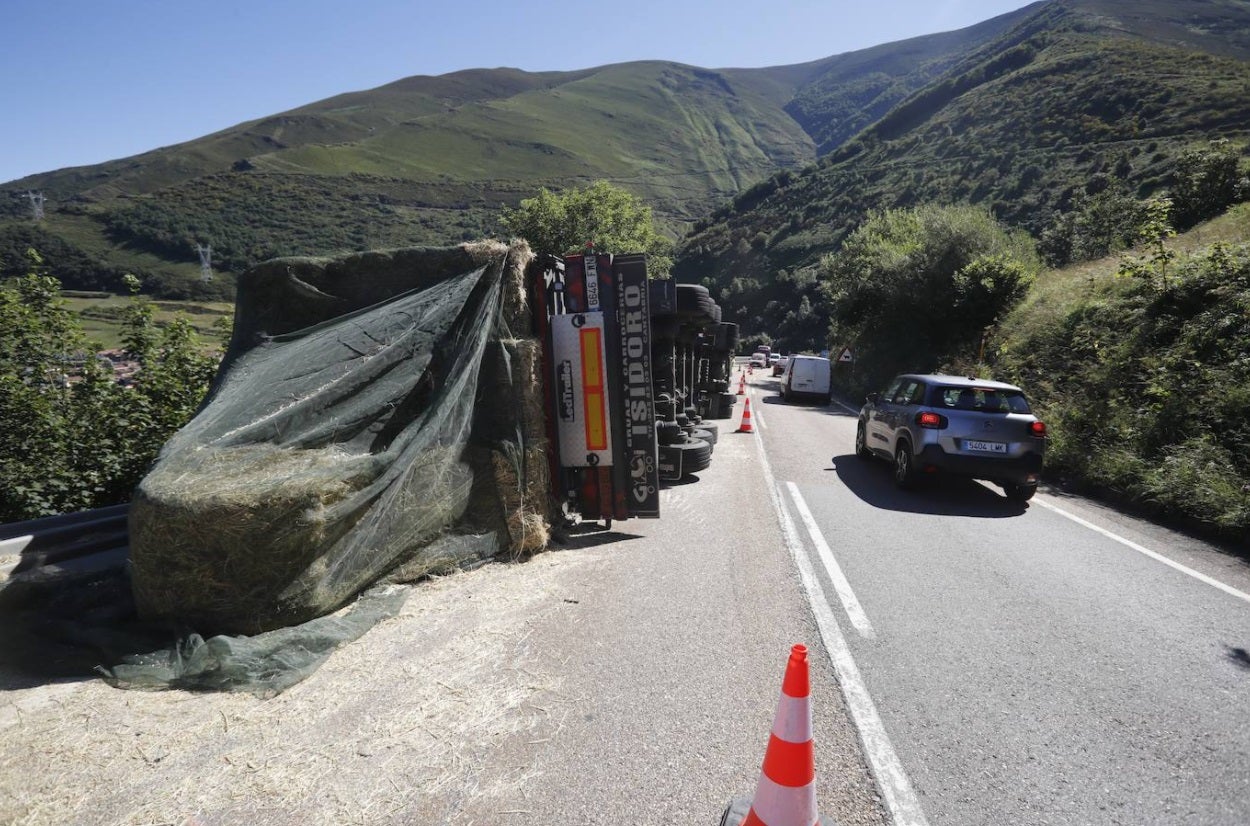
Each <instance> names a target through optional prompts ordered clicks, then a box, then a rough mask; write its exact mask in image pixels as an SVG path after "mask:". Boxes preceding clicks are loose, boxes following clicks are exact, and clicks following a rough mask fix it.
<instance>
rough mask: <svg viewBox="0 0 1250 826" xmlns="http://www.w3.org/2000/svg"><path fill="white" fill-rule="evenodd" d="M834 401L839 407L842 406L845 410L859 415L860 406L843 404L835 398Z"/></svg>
mask: <svg viewBox="0 0 1250 826" xmlns="http://www.w3.org/2000/svg"><path fill="white" fill-rule="evenodd" d="M833 403H834V404H836V405H837V406H838V407H840V408H842V409H843V410H845V411H846V412H847V413H854V414H855V415H856V416H858V415H859V408H858V407H851V406H850V405H848V404H843V403H842V402H840V401H838V400H837V399H834V400H833Z"/></svg>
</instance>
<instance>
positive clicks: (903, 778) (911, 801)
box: [755, 439, 929, 826]
mask: <svg viewBox="0 0 1250 826" xmlns="http://www.w3.org/2000/svg"><path fill="white" fill-rule="evenodd" d="M755 445H756V448H757V449H758V450H759V454H760V463H761V464H762V465H763V468H764V481H765V483H766V484H767V486H768V493H769V496H770V497H772V500H773V510H774V511H775V512H776V514H777V519H778V521H779V522H780V524H781V533H782V536H783V537H784V539H785V543H786V546H787V547H788V548H789V550H790V554H791V556H792V557H793V558H794V561H795V564H796V565H797V566H798V569H799V578H800V579H801V580H802V582H803V588H804V590H806V591H807V598H808V602H809V603H810V605H811V607H812V613H813V615H814V616H815V618H816V627H817V628H818V629H819V630H820V638H821V640H822V641H823V642H824V644H825V650H826V651H828V652H829V660H830V662H831V664H832V665H833V670H834V673H835V674H837V677H838V686H839V688H840V689H841V690H842V697H843V698H844V699H845V700H846V707H847V710H848V711H849V712H850V715H851V720H852V721H853V722H854V723H855V728H856V730H857V731H858V732H859V740H860V743H861V744H862V745H863V748H864V756H865V758H866V759H867V760H868V765H869V767H870V768H871V770H872V774H873V777H874V778H875V779H876V781H877V788H878V789H880V790H881V797H882V798H883V799H884V801H885V806H886V808H887V809H888V810H889V813H890V820H891V823H893V824H894V826H928V823H929V821H928V820H927V819H926V818H925V816H924V811H923V810H922V809H921V808H920V801H919V800H918V799H917V798H916V793H915V791H914V790H913V789H912V785H911V781H910V780H909V779H908V777H907V773H906V772H905V771H904V770H903V764H902V761H900V760H899V758H898V753H897V752H895V751H894V745H893V744H892V743H891V742H890V738H889V736H888V735H887V734H886V732H885V725H884V724H883V723H882V722H881V715H879V714H878V713H877V705H876V703H874V702H873V700H872V696H871V695H870V694H869V693H868V687H867V685H865V684H864V679H863V677H862V676H861V675H860V673H859V667H858V666H857V665H856V664H855V658H854V657H853V656H851V649H850V647H849V646H848V645H847V643H846V638H845V637H844V636H843V635H842V629H841V628H840V627H839V626H838V620H837V618H836V617H835V616H834V614H833V609H832V608H830V607H829V600H828V599H826V598H825V591H824V588H823V587H822V586H821V584H820V579H819V577H817V576H816V570H815V568H814V567H813V566H812V562H811V560H810V559H809V558H808V556H807V552H806V550H805V549H804V548H803V542H802V540H801V539H800V538H799V533H798V530H797V529H796V528H795V526H794V522H793V520H791V519H790V514H789V512H787V511H786V509H785V507H784V506H783V504H782V501H781V492H780V487H779V486H778V485H777V481H776V479H775V478H774V477H773V470H772V466H771V465H769V463H768V455H767V454H766V453H765V452H764V440H763V439H756V440H755Z"/></svg>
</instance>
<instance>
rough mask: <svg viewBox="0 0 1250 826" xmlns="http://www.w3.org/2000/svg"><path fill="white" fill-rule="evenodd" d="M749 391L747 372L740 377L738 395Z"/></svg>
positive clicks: (743, 394)
mask: <svg viewBox="0 0 1250 826" xmlns="http://www.w3.org/2000/svg"><path fill="white" fill-rule="evenodd" d="M746 392H747V374H746V373H743V374H742V375H741V376H739V377H738V395H739V396H745V395H746Z"/></svg>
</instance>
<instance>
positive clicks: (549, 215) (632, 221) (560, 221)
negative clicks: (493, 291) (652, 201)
mask: <svg viewBox="0 0 1250 826" xmlns="http://www.w3.org/2000/svg"><path fill="white" fill-rule="evenodd" d="M501 221H502V223H503V226H504V228H505V229H506V230H507V231H508V232H510V233H512V234H514V235H518V236H520V237H521V238H524V239H525V240H526V241H528V242H529V245H530V247H532V248H533V249H534V251H535V252H538V253H549V254H551V255H560V256H562V255H568V254H571V253H576V252H579V251H580V250H582V249H583V248H584V247H585V245H586V244H587V243H592V244H594V246H595V249H597V250H599V251H601V252H610V253H627V252H643V253H646V254H647V270H648V272H650V274H651V275H652V276H653V277H655V276H667V275H668V272H669V270H670V269H671V268H672V266H673V258H672V253H673V243H672V241H670V240H669V239H668V238H666V237H664V236H663V235H661V234H660V233H659V232H658V231H656V228H655V223H654V221H653V220H652V216H651V208H650V207H648V206H646V205H644V204H643V203H642V202H641V201H640V200H639V199H638V198H637V197H635V196H634V195H632V194H630V193H629V192H626V191H625V190H623V189H620V188H618V187H615V186H613V185H612V184H609V183H608V182H606V181H598V182H596V183H594V184H592V185H591V186H589V187H586V188H585V189H570V190H565V191H564V192H562V193H553V192H550V191H549V190H547V189H542V190H540V191H539V193H538V194H537V195H536V196H534V197H533V198H526V199H525V200H523V201H521V205H520V206H519V207H518V208H516V209H505V210H504V211H503V217H502V218H501Z"/></svg>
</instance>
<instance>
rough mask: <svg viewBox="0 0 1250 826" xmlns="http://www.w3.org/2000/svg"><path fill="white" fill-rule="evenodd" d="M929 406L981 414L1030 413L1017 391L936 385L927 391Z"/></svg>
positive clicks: (1022, 395)
mask: <svg viewBox="0 0 1250 826" xmlns="http://www.w3.org/2000/svg"><path fill="white" fill-rule="evenodd" d="M929 405H930V406H932V407H945V408H949V409H951V410H979V411H981V412H983V413H1030V412H1032V411H1031V410H1030V409H1029V403H1028V401H1026V400H1025V398H1024V394H1023V393H1021V392H1020V391H1019V390H1002V389H996V388H990V387H949V386H944V385H938V386H935V387H933V388H932V389H931V390H930V391H929Z"/></svg>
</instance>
